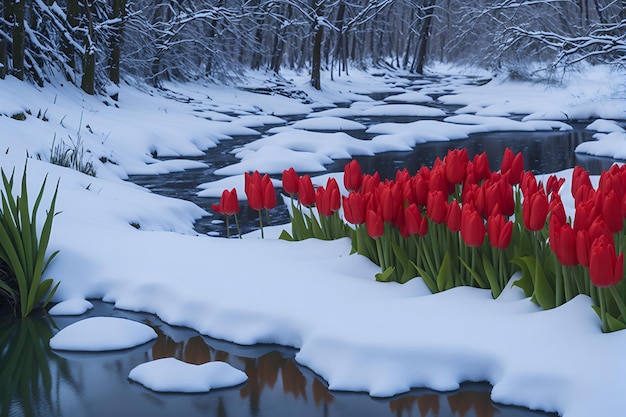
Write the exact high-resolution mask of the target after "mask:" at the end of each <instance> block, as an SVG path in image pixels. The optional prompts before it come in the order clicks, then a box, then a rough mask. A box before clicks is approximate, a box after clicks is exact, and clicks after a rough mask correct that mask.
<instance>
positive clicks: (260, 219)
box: [259, 210, 265, 239]
mask: <svg viewBox="0 0 626 417" xmlns="http://www.w3.org/2000/svg"><path fill="white" fill-rule="evenodd" d="M259 225H260V226H261V239H265V234H264V233H263V212H262V211H261V210H259Z"/></svg>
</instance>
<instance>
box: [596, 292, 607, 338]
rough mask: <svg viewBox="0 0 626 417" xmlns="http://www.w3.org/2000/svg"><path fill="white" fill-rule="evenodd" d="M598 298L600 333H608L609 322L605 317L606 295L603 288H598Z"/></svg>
mask: <svg viewBox="0 0 626 417" xmlns="http://www.w3.org/2000/svg"><path fill="white" fill-rule="evenodd" d="M598 296H599V298H600V319H601V320H602V331H603V332H605V333H607V332H608V331H609V322H608V318H607V316H606V293H605V291H604V288H598Z"/></svg>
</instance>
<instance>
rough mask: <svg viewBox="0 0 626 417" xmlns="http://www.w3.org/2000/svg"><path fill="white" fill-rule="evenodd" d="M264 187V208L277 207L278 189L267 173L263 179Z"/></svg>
mask: <svg viewBox="0 0 626 417" xmlns="http://www.w3.org/2000/svg"><path fill="white" fill-rule="evenodd" d="M261 185H262V187H263V208H264V209H267V210H271V209H273V208H274V207H276V190H275V189H274V183H272V180H271V179H270V176H269V175H267V174H265V175H263V178H262V180H261Z"/></svg>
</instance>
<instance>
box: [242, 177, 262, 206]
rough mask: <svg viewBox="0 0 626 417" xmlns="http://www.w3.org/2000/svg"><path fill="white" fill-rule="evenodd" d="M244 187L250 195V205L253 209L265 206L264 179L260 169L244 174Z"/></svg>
mask: <svg viewBox="0 0 626 417" xmlns="http://www.w3.org/2000/svg"><path fill="white" fill-rule="evenodd" d="M244 189H245V192H246V196H247V197H248V205H249V206H250V208H251V209H252V210H261V209H262V208H263V193H264V188H263V179H262V178H261V174H260V173H259V171H254V172H253V173H252V175H250V174H249V173H247V172H246V173H245V174H244Z"/></svg>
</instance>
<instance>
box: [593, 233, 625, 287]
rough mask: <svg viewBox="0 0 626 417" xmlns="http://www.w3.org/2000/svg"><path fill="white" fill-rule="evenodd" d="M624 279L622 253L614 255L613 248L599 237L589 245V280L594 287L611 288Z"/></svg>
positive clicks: (603, 238) (604, 239)
mask: <svg viewBox="0 0 626 417" xmlns="http://www.w3.org/2000/svg"><path fill="white" fill-rule="evenodd" d="M623 277H624V253H620V254H619V256H617V255H616V254H615V248H614V247H613V245H611V244H610V243H609V242H608V240H607V239H606V238H605V237H604V236H601V237H599V238H598V239H596V240H595V241H594V242H593V243H592V244H591V252H590V253H589V278H590V279H591V282H592V283H593V285H595V286H596V287H611V286H613V285H616V284H617V283H619V282H620V281H621V280H622V278H623Z"/></svg>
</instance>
